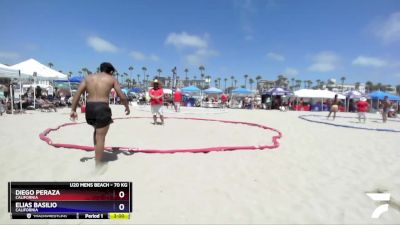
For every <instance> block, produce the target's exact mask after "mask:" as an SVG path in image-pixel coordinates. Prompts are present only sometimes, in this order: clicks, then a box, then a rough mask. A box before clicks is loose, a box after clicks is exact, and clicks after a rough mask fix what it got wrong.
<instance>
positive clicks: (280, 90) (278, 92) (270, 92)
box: [264, 87, 292, 95]
mask: <svg viewBox="0 0 400 225" xmlns="http://www.w3.org/2000/svg"><path fill="white" fill-rule="evenodd" d="M264 94H268V95H291V94H292V92H291V91H288V90H285V89H283V88H280V87H274V88H271V89H269V90H268V91H266V92H265V93H264Z"/></svg>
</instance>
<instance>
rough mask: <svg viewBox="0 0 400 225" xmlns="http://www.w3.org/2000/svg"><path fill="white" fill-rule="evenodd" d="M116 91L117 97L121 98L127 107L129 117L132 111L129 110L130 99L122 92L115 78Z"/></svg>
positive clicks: (126, 111)
mask: <svg viewBox="0 0 400 225" xmlns="http://www.w3.org/2000/svg"><path fill="white" fill-rule="evenodd" d="M114 89H115V91H116V92H117V95H118V96H119V98H120V99H121V102H122V104H123V105H124V106H125V113H126V115H129V113H130V110H129V105H128V98H127V97H126V95H125V94H124V93H123V92H122V90H121V86H119V83H118V81H117V80H116V79H115V78H114Z"/></svg>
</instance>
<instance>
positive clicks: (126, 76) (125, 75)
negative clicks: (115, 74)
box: [123, 73, 128, 81]
mask: <svg viewBox="0 0 400 225" xmlns="http://www.w3.org/2000/svg"><path fill="white" fill-rule="evenodd" d="M123 75H124V77H125V78H128V74H127V73H124V74H123ZM125 81H126V80H125Z"/></svg>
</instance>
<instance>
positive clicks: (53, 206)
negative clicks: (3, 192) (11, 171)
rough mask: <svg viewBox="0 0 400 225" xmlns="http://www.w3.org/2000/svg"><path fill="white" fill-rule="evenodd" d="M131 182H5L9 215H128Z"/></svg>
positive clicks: (107, 217) (99, 216) (21, 217)
mask: <svg viewBox="0 0 400 225" xmlns="http://www.w3.org/2000/svg"><path fill="white" fill-rule="evenodd" d="M132 209H133V207H132V182H8V212H9V213H10V216H11V219H129V218H130V213H131V212H132Z"/></svg>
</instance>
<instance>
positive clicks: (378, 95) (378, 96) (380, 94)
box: [368, 91, 400, 110]
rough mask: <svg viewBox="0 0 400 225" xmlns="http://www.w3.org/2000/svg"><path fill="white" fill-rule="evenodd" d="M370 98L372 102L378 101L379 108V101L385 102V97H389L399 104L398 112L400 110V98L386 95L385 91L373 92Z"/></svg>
mask: <svg viewBox="0 0 400 225" xmlns="http://www.w3.org/2000/svg"><path fill="white" fill-rule="evenodd" d="M368 96H369V97H370V98H371V99H372V100H378V106H379V101H381V100H383V99H384V98H385V96H387V97H388V99H389V100H390V101H396V102H397V110H398V109H399V101H400V96H397V95H394V94H390V93H386V92H383V91H373V92H371V93H369V94H368ZM371 105H372V102H371Z"/></svg>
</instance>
